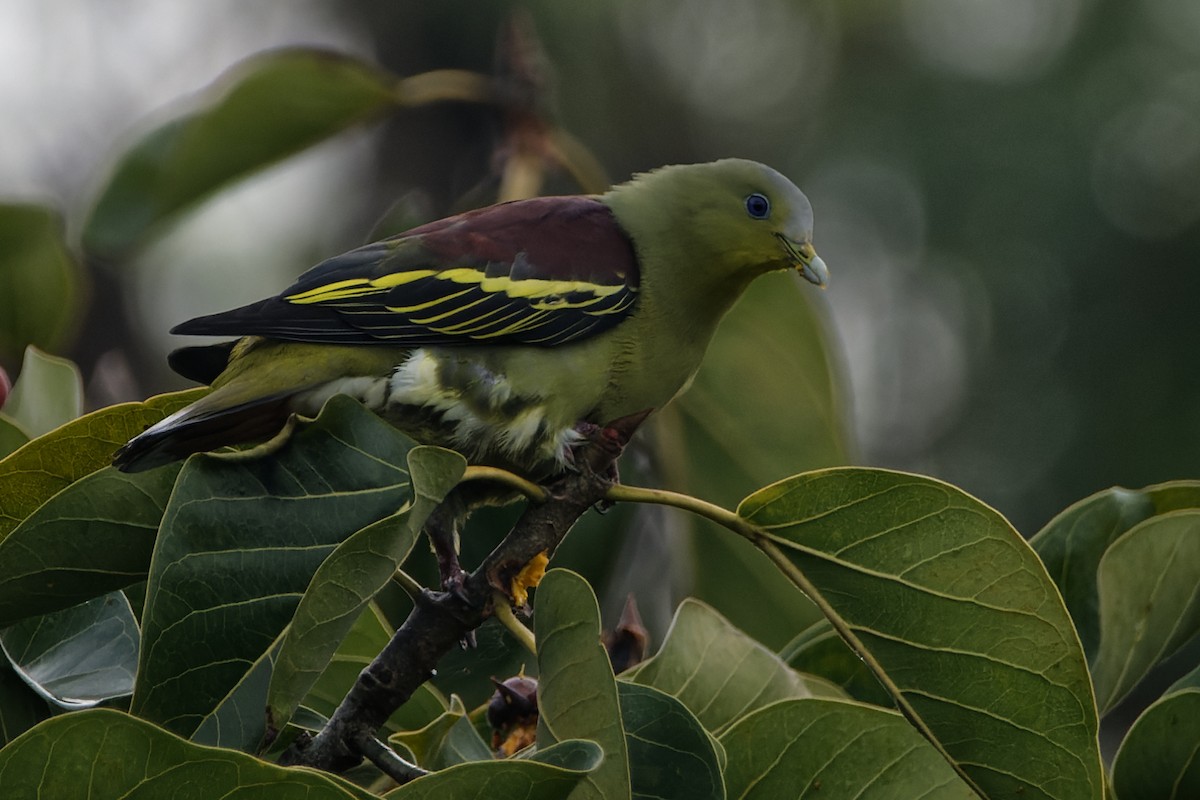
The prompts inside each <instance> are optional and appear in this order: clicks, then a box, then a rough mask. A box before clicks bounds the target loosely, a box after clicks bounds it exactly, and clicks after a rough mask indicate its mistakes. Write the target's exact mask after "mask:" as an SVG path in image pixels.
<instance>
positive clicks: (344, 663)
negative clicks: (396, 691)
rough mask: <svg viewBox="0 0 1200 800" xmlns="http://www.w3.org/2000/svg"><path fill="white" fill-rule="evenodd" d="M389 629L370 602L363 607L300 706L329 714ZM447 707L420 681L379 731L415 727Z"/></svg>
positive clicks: (386, 637)
mask: <svg viewBox="0 0 1200 800" xmlns="http://www.w3.org/2000/svg"><path fill="white" fill-rule="evenodd" d="M393 632H394V631H393V629H392V628H391V626H389V625H388V624H387V621H386V620H385V619H384V618H383V616H382V615H381V614H380V613H379V610H378V609H377V608H376V607H375V606H374V605H373V604H372V605H370V606H368V607H367V608H366V609H364V610H363V612H362V614H360V615H359V617H358V620H357V621H356V622H355V623H354V625H353V627H351V629H350V632H349V633H348V634H347V635H346V637H345V638H343V639H342V643H341V645H340V646H339V647H338V650H337V652H336V653H334V655H333V658H332V659H331V660H330V662H329V666H327V667H326V668H325V671H324V672H323V673H321V677H320V678H319V679H318V680H317V682H316V684H315V685H314V686H313V687H312V690H311V691H310V692H309V693H308V696H307V697H305V698H304V705H305V706H307V707H309V708H311V709H312V710H313V711H316V712H317V713H318V714H320V715H322V716H324V717H326V718H328V717H330V716H331V715H332V714H333V711H334V709H335V708H337V705H338V703H340V702H341V701H342V698H343V697H345V696H346V694H347V692H349V691H350V688H351V687H352V686H353V685H354V681H355V680H357V679H358V675H359V673H360V672H362V671H363V669H364V668H365V667H366V666H367V665H368V664H370V663H371V661H372V660H374V658H375V656H377V655H379V653H380V651H382V650H383V648H384V647H385V646H386V645H387V643H388V640H390V639H391V637H392V633H393ZM447 708H449V703H448V702H447V701H446V698H444V697H443V696H442V695H441V693H440V692H438V691H437V690H436V689H434V688H433V686H432V685H431V684H430V683H428V682H426V683H423V684H421V686H420V688H418V689H417V690H416V691H415V692H413V695H412V697H410V698H408V702H406V703H405V704H404V705H402V706H400V708H399V709H397V710H396V712H395V713H394V714H392V716H391V717H389V718H388V721H387V722H386V723H385V724H384V726H383V728H382V732H383V733H384V734H387V733H395V732H397V731H402V730H417V729H419V728H422V727H424V726H425V725H427V724H428V723H429V722H431V721H432V720H434V719H437V718H438V717H439V716H441V714H442V713H443V712H444V711H445V710H446V709H447Z"/></svg>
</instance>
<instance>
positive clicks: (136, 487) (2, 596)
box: [0, 465, 180, 625]
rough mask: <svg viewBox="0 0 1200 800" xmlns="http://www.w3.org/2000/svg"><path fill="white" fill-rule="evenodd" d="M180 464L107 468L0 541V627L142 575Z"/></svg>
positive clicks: (52, 501) (49, 502)
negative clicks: (142, 469) (139, 469)
mask: <svg viewBox="0 0 1200 800" xmlns="http://www.w3.org/2000/svg"><path fill="white" fill-rule="evenodd" d="M179 467H180V465H172V466H168V467H163V468H162V469H155V470H148V471H146V472H138V473H133V474H126V473H123V472H118V471H117V470H116V469H113V468H111V467H107V468H105V469H101V470H99V471H98V472H93V473H92V474H90V475H87V476H85V477H83V478H81V479H79V480H78V481H76V482H75V483H72V484H70V485H69V486H67V488H65V489H63V490H62V491H61V492H59V493H58V494H56V495H54V496H52V497H51V498H50V499H49V500H47V501H46V502H45V503H44V504H43V505H42V506H41V507H39V508H38V509H37V510H36V511H34V512H33V513H32V514H30V515H29V516H28V517H26V518H25V521H24V522H22V523H21V524H20V525H18V526H17V527H16V528H15V529H14V530H13V531H12V533H10V534H9V535H8V536H7V537H5V538H4V539H3V540H0V563H2V564H4V571H3V573H0V625H10V624H12V623H13V622H16V621H17V620H19V619H23V618H25V617H29V616H33V615H35V614H46V613H49V612H53V611H58V610H60V609H63V608H68V607H70V606H73V605H76V604H77V603H81V602H83V601H85V600H90V599H91V598H93V597H99V596H100V595H103V594H106V593H107V592H111V591H115V590H117V589H123V588H125V587H126V586H129V585H131V584H134V583H137V582H138V581H143V580H145V579H146V572H147V570H148V569H149V567H150V554H151V552H153V549H154V539H155V536H156V535H157V533H158V524H159V521H160V520H161V519H162V514H163V508H164V507H165V506H166V504H167V498H168V497H169V496H170V494H171V488H172V487H173V486H174V485H175V477H176V476H177V475H178V474H179Z"/></svg>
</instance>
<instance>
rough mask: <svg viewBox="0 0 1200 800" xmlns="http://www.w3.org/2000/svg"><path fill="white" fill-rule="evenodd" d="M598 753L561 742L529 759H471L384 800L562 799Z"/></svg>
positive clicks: (592, 745) (597, 761)
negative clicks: (425, 799) (424, 799)
mask: <svg viewBox="0 0 1200 800" xmlns="http://www.w3.org/2000/svg"><path fill="white" fill-rule="evenodd" d="M602 760H603V752H602V751H601V750H600V748H599V747H597V746H596V744H595V743H594V742H585V741H575V740H572V741H569V742H560V743H558V744H556V745H554V746H553V747H551V748H548V749H546V750H542V751H540V752H538V753H537V754H536V755H534V756H532V757H531V758H528V759H512V758H510V759H505V760H503V761H472V762H470V763H466V764H459V765H457V766H453V767H449V768H447V769H444V770H441V771H440V772H435V773H433V774H431V775H426V776H425V777H423V778H417V779H416V780H415V781H413V782H412V783H406V784H405V785H404V786H401V787H400V788H398V789H393V790H392V791H390V792H388V793H387V794H385V795H384V797H385V798H387V800H420V799H421V798H428V799H429V800H493V798H519V799H520V800H562V798H564V797H568V796H570V797H571V798H575V797H576V796H577V795H576V794H575V793H573V791H572V790H574V789H576V788H577V787H578V788H582V786H581V784H583V782H584V781H587V780H588V778H589V776H590V775H592V774H594V772H595V771H596V769H597V767H598V765H600V764H601V761H602Z"/></svg>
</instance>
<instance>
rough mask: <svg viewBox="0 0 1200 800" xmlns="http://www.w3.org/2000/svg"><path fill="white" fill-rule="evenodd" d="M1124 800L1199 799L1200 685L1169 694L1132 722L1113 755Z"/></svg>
mask: <svg viewBox="0 0 1200 800" xmlns="http://www.w3.org/2000/svg"><path fill="white" fill-rule="evenodd" d="M1112 786H1113V791H1114V792H1115V793H1116V796H1117V797H1118V798H1120V799H1121V800H1138V798H1143V797H1153V798H1161V800H1188V798H1195V797H1200V688H1189V689H1183V690H1181V691H1171V692H1168V693H1167V694H1166V695H1164V696H1163V697H1161V698H1159V700H1158V701H1157V702H1155V703H1153V704H1151V705H1150V707H1149V708H1147V709H1146V710H1145V711H1143V712H1142V714H1141V716H1140V717H1138V718H1137V720H1136V721H1135V722H1134V723H1133V726H1132V727H1131V728H1130V729H1129V732H1128V733H1127V734H1126V735H1125V740H1124V741H1123V742H1121V748H1120V749H1119V750H1118V751H1117V756H1116V758H1115V759H1113V767H1112Z"/></svg>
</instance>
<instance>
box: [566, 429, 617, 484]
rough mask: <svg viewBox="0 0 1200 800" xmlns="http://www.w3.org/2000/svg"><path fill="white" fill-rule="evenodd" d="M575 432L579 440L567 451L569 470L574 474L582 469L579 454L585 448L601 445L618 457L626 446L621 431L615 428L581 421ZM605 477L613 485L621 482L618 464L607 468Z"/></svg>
mask: <svg viewBox="0 0 1200 800" xmlns="http://www.w3.org/2000/svg"><path fill="white" fill-rule="evenodd" d="M574 430H575V433H576V434H577V436H578V438H577V439H575V440H574V441H573V442H571V443H570V444H568V445H567V447H566V451H565V456H566V459H565V461H566V464H567V468H568V469H570V470H571V471H572V472H578V471H579V470H580V469H581V468H582V467H581V465H580V463H579V458H578V456H577V452H578V451H582V450H583V449H584V448H585V447H588V446H589V445H591V444H593V443H595V444H599V445H600V446H601V447H602V448H603V449H604V450H606V451H611V452H612V454H613V455H618V454H620V452H621V449H622V447H623V446H624V441H625V440H624V439H622V433H621V431H619V430H617V429H616V428H613V427H608V426H604V425H597V424H596V423H594V422H586V421H584V420H580V421H579V422H576V423H575V426H574ZM604 477H606V478H608V479H609V480H611V481H612V482H613V483H620V482H621V476H620V473H619V472H618V471H617V462H616V461H615V460H614V461H612V462H610V463H609V464H608V465H607V467H605V469H604Z"/></svg>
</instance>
